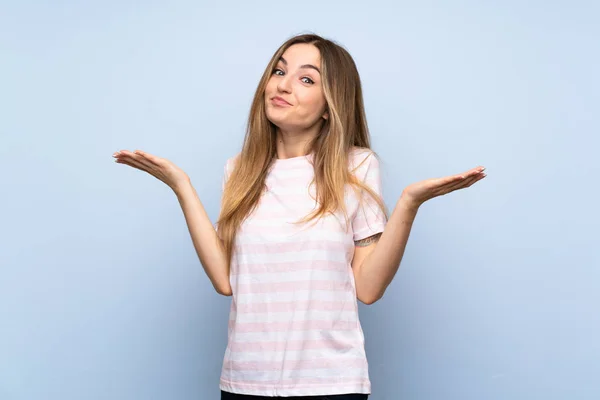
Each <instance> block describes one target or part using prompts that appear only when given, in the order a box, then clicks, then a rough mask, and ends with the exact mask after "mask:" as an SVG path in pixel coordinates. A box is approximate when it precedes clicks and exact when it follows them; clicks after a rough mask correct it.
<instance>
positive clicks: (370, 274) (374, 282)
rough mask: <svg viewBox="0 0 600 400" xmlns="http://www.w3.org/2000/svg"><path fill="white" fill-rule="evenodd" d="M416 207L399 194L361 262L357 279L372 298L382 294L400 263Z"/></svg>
mask: <svg viewBox="0 0 600 400" xmlns="http://www.w3.org/2000/svg"><path fill="white" fill-rule="evenodd" d="M418 209H419V207H418V206H417V205H415V204H414V203H412V202H410V201H408V200H407V199H406V198H404V197H402V196H401V197H400V199H399V200H398V202H397V203H396V207H395V208H394V211H393V212H392V215H391V216H390V219H389V220H388V222H387V224H386V226H385V229H384V231H383V233H382V234H381V237H380V238H379V241H378V242H377V245H376V246H375V249H374V250H373V251H372V252H371V253H370V254H369V255H368V256H367V257H365V259H364V261H363V262H362V265H361V267H360V276H359V279H358V282H360V284H361V285H362V287H361V290H362V292H363V293H369V294H370V296H369V297H370V298H372V299H373V302H374V301H377V300H379V299H380V298H381V297H382V296H383V294H384V293H385V290H386V289H387V287H388V285H389V284H390V283H391V282H392V279H394V276H395V275H396V272H397V271H398V268H399V267H400V263H401V261H402V257H403V255H404V250H405V249H406V244H407V243H408V238H409V236H410V231H411V229H412V225H413V222H414V220H415V218H416V216H417V212H418Z"/></svg>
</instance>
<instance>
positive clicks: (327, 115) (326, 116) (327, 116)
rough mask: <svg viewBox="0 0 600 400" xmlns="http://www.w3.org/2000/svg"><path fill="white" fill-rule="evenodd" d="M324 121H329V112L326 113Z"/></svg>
mask: <svg viewBox="0 0 600 400" xmlns="http://www.w3.org/2000/svg"><path fill="white" fill-rule="evenodd" d="M323 119H324V120H326V121H327V120H328V119H329V111H325V114H323Z"/></svg>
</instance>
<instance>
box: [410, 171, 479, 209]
mask: <svg viewBox="0 0 600 400" xmlns="http://www.w3.org/2000/svg"><path fill="white" fill-rule="evenodd" d="M484 170H485V168H484V167H481V166H480V167H476V168H473V169H471V170H469V171H466V172H464V173H462V174H458V175H451V176H446V177H444V178H432V179H426V180H424V181H420V182H416V183H413V184H411V185H409V186H407V187H406V188H405V189H404V191H403V192H402V197H404V198H405V199H406V200H407V201H409V202H410V204H412V205H413V206H414V207H419V206H420V205H421V204H423V203H424V202H426V201H427V200H430V199H433V198H434V197H438V196H443V195H445V194H448V193H450V192H453V191H455V190H459V189H464V188H468V187H469V186H471V185H473V184H474V183H475V182H477V181H480V180H481V179H483V178H485V177H486V174H485V173H484V172H483V171H484Z"/></svg>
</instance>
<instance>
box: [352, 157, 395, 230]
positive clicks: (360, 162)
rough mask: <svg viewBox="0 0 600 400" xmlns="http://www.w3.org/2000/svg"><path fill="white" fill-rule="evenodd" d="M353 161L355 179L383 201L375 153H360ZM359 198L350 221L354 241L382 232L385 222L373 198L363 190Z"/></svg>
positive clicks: (383, 214)
mask: <svg viewBox="0 0 600 400" xmlns="http://www.w3.org/2000/svg"><path fill="white" fill-rule="evenodd" d="M355 159H356V161H355V165H356V166H357V167H356V170H355V172H354V174H355V175H356V177H357V178H358V179H359V180H360V181H362V182H363V183H364V184H365V185H367V186H368V187H369V188H371V189H372V190H373V191H374V192H375V194H377V195H378V196H380V197H382V199H383V193H382V184H381V170H380V168H379V160H378V159H377V157H376V156H375V153H373V152H372V151H366V152H361V153H360V154H359V155H357V156H356V157H355ZM361 196H362V202H359V203H358V209H357V211H356V213H355V214H354V217H353V219H352V232H353V237H354V241H358V240H362V239H365V238H367V237H369V236H372V235H375V234H377V233H380V232H383V229H384V228H385V225H386V222H387V217H386V215H385V212H384V211H383V210H382V209H381V207H379V204H377V202H376V201H375V200H374V199H373V197H372V196H371V195H370V194H369V193H368V192H367V191H365V190H361Z"/></svg>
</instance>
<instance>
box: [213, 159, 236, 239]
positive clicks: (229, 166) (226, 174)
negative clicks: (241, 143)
mask: <svg viewBox="0 0 600 400" xmlns="http://www.w3.org/2000/svg"><path fill="white" fill-rule="evenodd" d="M234 158H235V157H233V158H229V159H227V161H226V162H225V167H224V168H223V178H222V180H221V203H222V202H223V192H224V191H225V185H226V184H227V181H228V180H229V177H230V176H231V172H232V171H233V163H234ZM214 227H215V230H216V231H217V235H219V224H218V223H215V224H214ZM220 237H221V236H219V238H220Z"/></svg>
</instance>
